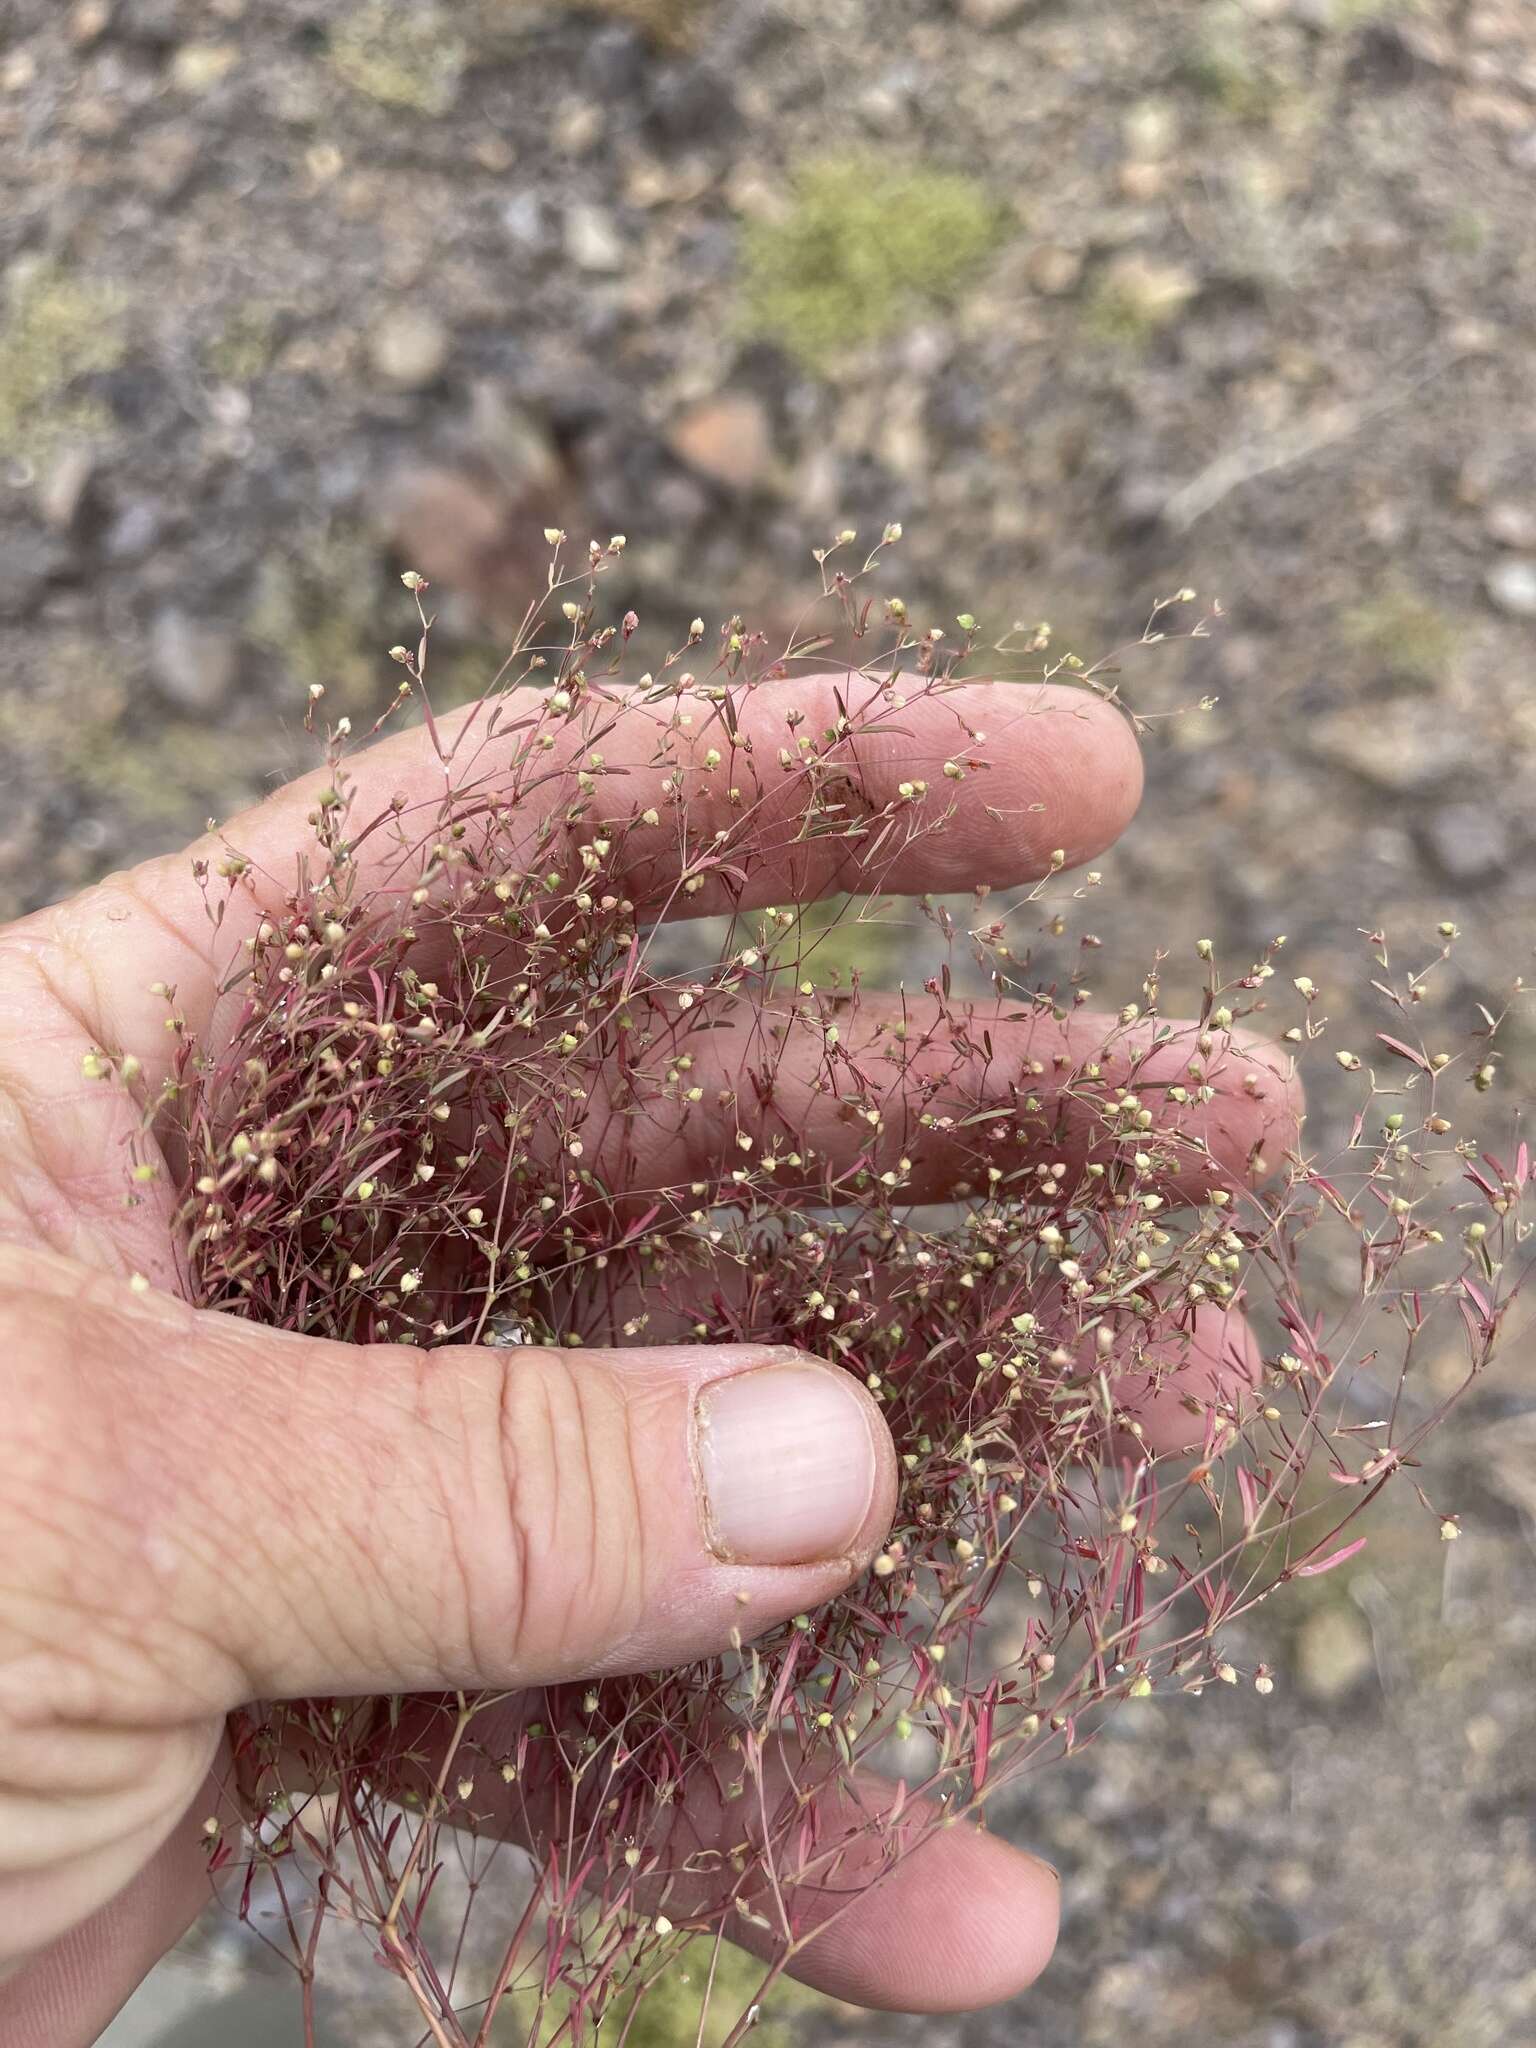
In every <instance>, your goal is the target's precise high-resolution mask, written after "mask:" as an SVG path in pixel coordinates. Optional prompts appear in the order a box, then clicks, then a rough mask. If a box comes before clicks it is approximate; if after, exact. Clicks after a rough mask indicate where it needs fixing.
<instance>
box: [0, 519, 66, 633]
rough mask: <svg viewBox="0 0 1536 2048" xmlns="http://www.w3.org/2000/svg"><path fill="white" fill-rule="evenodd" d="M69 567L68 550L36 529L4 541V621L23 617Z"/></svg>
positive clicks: (0, 553) (0, 584)
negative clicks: (55, 578) (51, 583)
mask: <svg viewBox="0 0 1536 2048" xmlns="http://www.w3.org/2000/svg"><path fill="white" fill-rule="evenodd" d="M68 566H69V553H68V550H67V549H66V548H64V547H63V545H62V544H61V543H60V541H59V540H58V539H57V537H56V536H55V535H53V534H49V533H41V532H39V531H38V529H37V528H36V527H29V528H27V529H26V530H25V531H23V532H22V533H20V534H18V535H16V536H15V537H14V538H12V539H9V540H5V541H0V618H7V619H19V618H21V617H23V616H24V615H25V614H26V613H27V612H28V611H30V610H31V608H32V606H33V605H34V604H36V603H37V602H38V601H39V600H40V599H41V597H42V596H43V593H44V592H45V591H46V589H47V587H48V585H49V583H50V582H51V581H52V580H53V579H54V577H56V576H58V575H60V574H61V573H62V572H63V571H64V570H65V569H67V568H68Z"/></svg>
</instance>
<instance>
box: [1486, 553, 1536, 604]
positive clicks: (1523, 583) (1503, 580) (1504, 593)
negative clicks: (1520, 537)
mask: <svg viewBox="0 0 1536 2048" xmlns="http://www.w3.org/2000/svg"><path fill="white" fill-rule="evenodd" d="M1483 587H1484V588H1485V589H1486V590H1487V592H1488V595H1489V597H1491V598H1492V600H1493V602H1494V603H1495V604H1496V605H1497V606H1498V608H1499V610H1500V611H1501V612H1508V614H1509V616H1510V617H1511V618H1512V619H1536V557H1532V556H1528V555H1511V556H1509V557H1508V559H1507V560H1505V561H1502V562H1495V563H1494V565H1493V567H1492V568H1491V569H1490V570H1489V571H1488V574H1487V576H1486V577H1485V578H1484V579H1483Z"/></svg>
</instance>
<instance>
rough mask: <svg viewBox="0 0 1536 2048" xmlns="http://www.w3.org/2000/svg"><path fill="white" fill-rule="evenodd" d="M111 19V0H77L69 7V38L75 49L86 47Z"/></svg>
mask: <svg viewBox="0 0 1536 2048" xmlns="http://www.w3.org/2000/svg"><path fill="white" fill-rule="evenodd" d="M111 19H112V5H111V0H77V4H76V5H75V6H74V7H72V8H71V9H70V15H69V40H70V41H71V42H72V43H73V44H74V46H75V48H76V49H77V50H83V49H86V48H88V47H89V46H90V44H92V43H94V42H95V41H96V39H97V37H98V36H100V34H101V32H102V30H103V29H104V28H105V27H106V26H107V23H108V22H109V21H110V20H111Z"/></svg>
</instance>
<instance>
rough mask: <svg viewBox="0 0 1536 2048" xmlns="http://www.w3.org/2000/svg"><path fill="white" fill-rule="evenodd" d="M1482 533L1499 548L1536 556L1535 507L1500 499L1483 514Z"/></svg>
mask: <svg viewBox="0 0 1536 2048" xmlns="http://www.w3.org/2000/svg"><path fill="white" fill-rule="evenodd" d="M1483 531H1484V532H1485V533H1486V534H1487V536H1488V538H1489V539H1490V540H1492V541H1497V542H1498V544H1499V546H1500V547H1501V548H1515V549H1517V550H1518V551H1519V552H1520V553H1521V554H1529V555H1536V505H1518V504H1516V503H1515V502H1514V500H1513V499H1510V498H1500V499H1499V500H1498V501H1497V503H1495V504H1492V505H1490V506H1489V507H1488V510H1487V511H1486V512H1485V513H1484V514H1483Z"/></svg>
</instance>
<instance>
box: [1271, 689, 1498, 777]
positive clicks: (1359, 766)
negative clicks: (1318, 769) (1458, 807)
mask: <svg viewBox="0 0 1536 2048" xmlns="http://www.w3.org/2000/svg"><path fill="white" fill-rule="evenodd" d="M1311 746H1312V751H1313V752H1314V753H1315V754H1316V755H1317V756H1318V757H1319V759H1321V760H1324V761H1328V762H1331V763H1332V764H1333V765H1334V766H1335V767H1339V768H1348V769H1350V770H1352V771H1353V773H1354V774H1356V775H1358V776H1359V777H1360V778H1361V780H1362V781H1364V782H1368V783H1370V784H1371V785H1372V786H1373V787H1374V788H1376V789H1382V790H1385V791H1387V792H1388V794H1390V795H1392V796H1423V795H1426V794H1428V793H1429V792H1430V791H1432V790H1435V789H1440V788H1443V787H1444V785H1445V784H1446V783H1448V782H1454V781H1455V779H1456V778H1457V777H1458V776H1459V775H1461V774H1463V773H1464V772H1465V771H1466V770H1467V769H1468V768H1469V767H1470V766H1471V765H1472V762H1473V747H1472V741H1471V738H1470V736H1469V735H1468V734H1467V733H1466V732H1465V730H1464V729H1462V728H1455V727H1451V726H1449V725H1448V724H1447V723H1446V722H1445V721H1444V720H1432V719H1427V718H1426V717H1425V716H1424V712H1423V709H1422V707H1421V706H1420V705H1418V704H1417V703H1413V702H1411V701H1409V700H1407V699H1401V698H1400V699H1398V700H1396V701H1394V702H1392V703H1389V704H1379V705H1373V706H1372V708H1371V710H1370V711H1369V712H1368V713H1367V712H1365V711H1363V710H1359V709H1349V710H1344V711H1334V712H1330V713H1328V714H1326V715H1325V716H1324V717H1322V718H1319V719H1318V720H1317V721H1316V722H1315V723H1314V724H1313V726H1312V729H1311Z"/></svg>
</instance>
